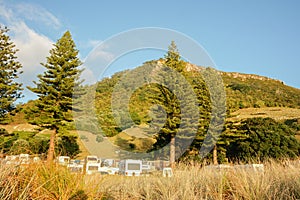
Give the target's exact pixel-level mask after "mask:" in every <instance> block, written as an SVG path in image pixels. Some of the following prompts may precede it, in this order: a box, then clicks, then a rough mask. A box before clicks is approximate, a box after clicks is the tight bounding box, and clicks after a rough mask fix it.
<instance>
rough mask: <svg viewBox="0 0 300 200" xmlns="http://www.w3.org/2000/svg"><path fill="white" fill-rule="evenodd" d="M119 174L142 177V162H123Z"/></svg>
mask: <svg viewBox="0 0 300 200" xmlns="http://www.w3.org/2000/svg"><path fill="white" fill-rule="evenodd" d="M119 173H120V174H122V175H125V176H140V175H141V173H142V161H141V160H130V159H128V160H121V161H120V162H119Z"/></svg>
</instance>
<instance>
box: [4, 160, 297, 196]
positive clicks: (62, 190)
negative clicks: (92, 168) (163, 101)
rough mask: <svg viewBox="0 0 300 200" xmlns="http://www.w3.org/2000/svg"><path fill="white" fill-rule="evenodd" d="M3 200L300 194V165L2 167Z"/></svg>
mask: <svg viewBox="0 0 300 200" xmlns="http://www.w3.org/2000/svg"><path fill="white" fill-rule="evenodd" d="M0 199H42V200H44V199H61V200H67V199H70V200H72V199H73V200H75V199H78V200H79V199H82V200H84V199H111V200H113V199H118V200H122V199H123V200H127V199H130V200H137V199H144V200H152V199H153V200H154V199H155V200H156V199H166V200H177V199H178V200H181V199H185V200H190V199H191V200H196V199H197V200H198V199H246V200H247V199H249V200H250V199H253V200H254V199H257V200H261V199H278V200H279V199H280V200H281V199H300V166H299V163H298V166H297V165H289V164H286V163H285V164H284V165H283V164H281V163H275V162H269V163H266V164H265V171H264V172H255V171H246V170H239V171H236V170H235V171H233V170H221V171H220V170H216V169H203V168H200V166H198V165H193V166H187V165H180V166H177V167H176V169H175V170H174V176H173V177H171V178H163V177H161V176H160V175H158V174H157V175H152V176H149V177H124V176H101V175H94V176H84V175H79V174H72V173H70V172H68V171H67V170H66V169H65V168H63V167H58V166H50V167H49V166H46V165H43V164H39V165H32V166H23V167H13V166H10V167H7V166H1V167H0Z"/></svg>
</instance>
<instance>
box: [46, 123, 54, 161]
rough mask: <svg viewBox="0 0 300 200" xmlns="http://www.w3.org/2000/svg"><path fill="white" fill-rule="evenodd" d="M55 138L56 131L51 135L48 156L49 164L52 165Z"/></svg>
mask: <svg viewBox="0 0 300 200" xmlns="http://www.w3.org/2000/svg"><path fill="white" fill-rule="evenodd" d="M55 136H56V129H55V130H54V131H53V132H52V133H51V136H50V144H49V149H48V155H47V163H48V164H50V163H52V161H53V158H54V147H55Z"/></svg>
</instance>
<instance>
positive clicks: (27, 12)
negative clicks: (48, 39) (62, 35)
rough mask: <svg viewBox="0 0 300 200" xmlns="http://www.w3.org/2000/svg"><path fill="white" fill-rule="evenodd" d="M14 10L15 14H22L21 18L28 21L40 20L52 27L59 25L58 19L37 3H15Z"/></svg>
mask: <svg viewBox="0 0 300 200" xmlns="http://www.w3.org/2000/svg"><path fill="white" fill-rule="evenodd" d="M15 11H16V15H19V16H22V18H25V19H27V20H30V21H35V22H40V23H43V24H45V25H46V26H51V27H53V28H59V27H60V26H61V23H60V21H59V20H58V19H57V18H56V17H55V16H54V15H53V14H51V13H50V12H48V11H47V10H46V9H44V8H43V7H41V6H38V5H33V4H28V3H20V4H16V5H15Z"/></svg>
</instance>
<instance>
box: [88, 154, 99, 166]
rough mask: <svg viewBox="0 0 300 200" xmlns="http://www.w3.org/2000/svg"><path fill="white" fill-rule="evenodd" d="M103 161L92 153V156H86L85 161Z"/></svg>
mask: <svg viewBox="0 0 300 200" xmlns="http://www.w3.org/2000/svg"><path fill="white" fill-rule="evenodd" d="M100 162H101V161H100V160H99V159H98V157H97V156H94V155H91V156H87V157H86V158H85V163H86V164H87V163H100Z"/></svg>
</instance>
